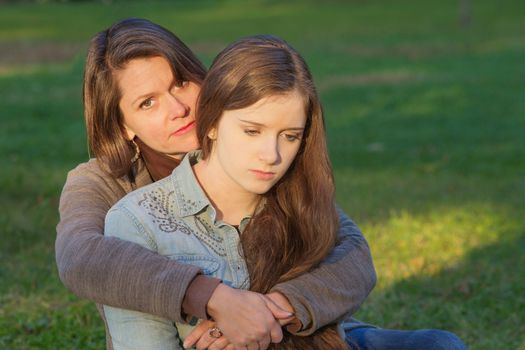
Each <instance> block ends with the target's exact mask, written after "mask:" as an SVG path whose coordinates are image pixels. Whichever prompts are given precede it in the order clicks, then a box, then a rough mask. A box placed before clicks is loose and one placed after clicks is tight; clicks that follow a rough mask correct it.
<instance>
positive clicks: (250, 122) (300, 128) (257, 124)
mask: <svg viewBox="0 0 525 350" xmlns="http://www.w3.org/2000/svg"><path fill="white" fill-rule="evenodd" d="M239 121H241V122H243V123H246V124H252V125H255V126H260V127H263V126H266V125H264V124H262V123H258V122H254V121H251V120H244V119H239ZM285 130H299V131H302V130H304V126H303V127H300V126H298V127H290V128H286V129H285Z"/></svg>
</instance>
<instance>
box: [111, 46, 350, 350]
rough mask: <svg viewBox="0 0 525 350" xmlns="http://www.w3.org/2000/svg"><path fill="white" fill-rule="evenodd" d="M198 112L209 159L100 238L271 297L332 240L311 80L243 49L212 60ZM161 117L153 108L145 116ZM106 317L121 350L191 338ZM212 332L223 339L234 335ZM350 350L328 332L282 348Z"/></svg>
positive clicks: (180, 326)
mask: <svg viewBox="0 0 525 350" xmlns="http://www.w3.org/2000/svg"><path fill="white" fill-rule="evenodd" d="M139 64H140V63H139ZM142 64H147V63H142ZM199 101H200V102H199V106H198V114H197V121H198V123H197V136H198V138H199V140H200V144H201V145H202V153H201V152H200V151H195V152H190V153H189V154H188V155H186V157H185V158H184V160H183V161H182V163H181V165H180V166H179V167H177V169H175V171H174V172H173V173H172V174H171V175H170V176H169V177H167V178H165V179H163V180H160V181H158V182H156V183H154V184H151V185H149V186H146V187H144V188H142V189H140V190H137V191H134V192H132V193H130V194H128V195H127V196H126V197H124V198H123V199H122V200H120V201H119V202H118V203H117V204H116V205H115V206H114V207H113V208H112V209H110V211H109V213H108V216H107V217H106V226H105V232H106V234H107V235H111V236H115V237H118V238H121V239H125V240H129V241H132V242H134V243H137V244H140V245H142V246H144V247H145V248H148V249H151V250H154V251H156V252H157V253H159V254H162V255H166V256H169V257H171V258H172V259H176V260H179V261H180V262H181V263H186V264H193V265H196V266H199V267H200V268H201V269H202V270H203V271H205V273H206V274H207V275H211V276H214V277H217V278H220V279H222V280H223V281H224V283H226V284H228V285H231V286H233V287H234V288H241V289H242V288H244V289H247V288H250V289H251V290H253V291H256V292H259V293H268V292H269V291H270V290H271V287H272V286H274V285H276V284H277V283H279V282H284V281H287V280H290V279H292V278H294V277H298V276H300V275H302V274H303V273H305V272H308V271H309V270H311V269H312V268H314V267H315V266H317V265H318V264H319V263H320V262H321V261H322V260H323V259H324V258H325V257H326V256H327V255H328V253H329V252H330V251H331V250H332V248H333V246H334V245H335V242H336V239H337V234H336V229H337V226H338V215H337V211H336V208H335V205H334V194H335V190H334V185H333V178H332V173H331V167H330V162H329V160H328V151H327V148H326V142H325V137H324V120H323V115H322V112H321V106H320V102H319V99H318V97H317V94H316V92H315V88H314V87H313V82H312V79H311V75H310V73H309V71H308V68H307V66H306V64H305V63H304V61H303V60H302V58H301V57H300V56H299V55H298V54H297V53H296V52H295V51H294V50H293V49H291V48H290V47H289V46H288V45H287V44H286V43H284V42H283V41H281V40H279V39H277V38H274V37H268V36H266V37H252V38H246V39H241V40H239V41H238V42H236V43H234V44H233V45H231V46H229V47H227V48H226V49H225V50H224V51H222V52H221V53H220V54H219V55H218V56H217V58H216V60H215V61H214V63H213V64H212V66H211V68H210V71H209V72H208V74H207V76H206V79H205V81H204V83H203V85H202V90H201V95H200V98H199ZM154 108H155V104H154V103H153V104H148V107H147V111H150V110H153V109H154ZM129 129H130V127H126V130H127V131H128V135H129V136H130V137H134V136H135V133H134V132H130V130H129ZM241 246H242V251H241V249H240V248H241ZM213 306H214V305H213V304H212V303H210V305H209V310H210V315H211V316H212V317H213V316H214V315H213V311H214V310H213ZM104 311H105V314H106V317H107V321H108V327H109V331H110V334H111V337H112V339H113V345H114V347H115V348H116V349H176V348H179V347H178V345H179V344H180V340H181V339H184V338H185V337H186V335H187V334H189V331H190V330H191V328H192V327H191V326H188V325H187V324H185V323H180V322H179V323H177V324H176V325H174V324H173V322H172V321H171V320H169V319H162V318H158V317H155V316H153V315H150V314H145V313H137V312H135V311H130V310H125V309H118V308H113V307H107V306H105V307H104ZM216 321H217V325H218V326H219V328H221V329H222V328H223V327H224V326H226V325H227V322H221V321H222V320H220V319H217V320H216ZM188 328H190V329H188ZM225 335H226V337H227V338H228V337H230V336H231V335H230V334H227V333H225ZM268 345H269V343H268V342H259V344H258V348H262V349H265V348H267V347H268ZM207 347H208V346H206V348H207ZM345 347H346V343H345V342H344V339H343V337H342V336H341V335H340V334H338V333H337V331H336V330H335V329H333V328H332V329H331V328H326V329H322V330H319V331H316V332H315V333H314V334H313V335H312V336H310V337H306V336H303V337H299V336H297V337H293V336H285V338H284V339H283V341H281V342H280V343H279V345H276V348H282V349H334V350H340V349H344V348H345Z"/></svg>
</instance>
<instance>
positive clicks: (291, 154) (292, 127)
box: [208, 92, 306, 194]
mask: <svg viewBox="0 0 525 350" xmlns="http://www.w3.org/2000/svg"><path fill="white" fill-rule="evenodd" d="M305 123H306V114H305V109H304V101H303V99H302V98H301V96H300V95H299V93H297V92H292V93H288V94H286V95H278V96H270V97H267V98H263V99H261V100H259V101H258V102H256V103H255V104H253V105H251V106H249V107H246V108H242V109H237V110H231V111H225V112H224V113H223V114H222V117H221V119H220V121H219V123H218V125H217V127H216V128H214V129H212V130H211V132H210V133H209V134H208V136H209V137H210V138H211V139H212V140H215V142H213V146H212V147H213V148H212V150H211V154H210V156H209V165H211V166H214V171H215V174H216V176H221V177H222V180H223V183H224V184H227V185H229V186H230V187H229V188H230V189H231V190H233V191H244V192H248V193H252V194H263V193H266V192H267V191H268V190H270V189H271V188H272V186H273V185H275V184H276V183H277V181H279V180H280V179H281V178H282V177H283V175H284V174H285V173H286V171H287V170H288V168H289V167H290V165H291V164H292V162H293V160H294V159H295V156H296V155H297V152H298V150H299V148H300V145H301V138H302V135H303V132H304V127H305Z"/></svg>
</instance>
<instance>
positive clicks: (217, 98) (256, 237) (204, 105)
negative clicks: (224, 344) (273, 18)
mask: <svg viewBox="0 0 525 350" xmlns="http://www.w3.org/2000/svg"><path fill="white" fill-rule="evenodd" d="M294 91H297V92H299V93H300V95H301V96H303V98H304V106H305V112H306V115H307V121H306V126H305V131H304V135H303V138H302V143H301V147H300V149H299V152H298V154H297V156H296V158H295V160H294V162H293V163H292V165H291V166H290V169H289V170H288V172H287V173H286V175H285V176H283V178H282V179H281V180H280V181H279V182H278V183H277V184H276V185H275V186H274V187H273V188H272V189H271V190H270V191H269V192H268V193H266V194H265V195H263V198H264V200H263V201H262V202H263V203H264V205H263V207H262V208H261V210H259V211H258V212H257V213H256V214H255V215H254V216H253V218H252V219H251V221H250V224H249V225H248V227H247V228H246V229H245V231H244V232H243V234H242V235H241V245H242V250H243V254H244V256H245V259H246V262H247V265H248V270H249V273H250V284H251V287H250V289H251V290H252V291H256V292H259V293H268V292H269V291H270V289H271V287H273V286H274V285H276V284H277V283H280V282H283V281H287V280H290V279H293V278H295V277H298V276H299V275H301V274H303V273H305V272H308V271H309V270H311V269H312V268H314V267H315V266H316V265H318V264H319V263H320V262H321V261H322V260H323V259H324V258H325V257H326V256H327V255H328V254H329V252H330V251H331V250H332V248H333V247H334V244H335V241H336V232H337V228H338V216H337V212H336V209H335V199H334V196H335V188H334V180H333V176H332V168H331V165H330V160H329V158H328V150H327V146H326V139H325V130H324V119H323V112H322V108H321V104H320V101H319V97H318V95H317V92H316V90H315V87H314V85H313V81H312V77H311V74H310V71H309V69H308V66H307V65H306V63H305V61H304V60H303V59H302V57H301V56H300V55H299V54H298V53H297V52H296V51H295V50H294V49H293V48H291V47H290V46H289V45H288V44H287V43H286V42H284V41H283V40H281V39H279V38H276V37H272V36H255V37H249V38H244V39H241V40H239V41H237V42H235V43H233V44H232V45H230V46H228V47H227V48H226V49H224V50H223V51H222V52H221V53H220V54H219V55H218V56H217V57H216V59H215V61H214V62H213V64H212V66H211V68H210V70H209V72H208V75H207V76H206V78H205V80H204V83H203V86H202V90H201V95H200V99H199V103H198V108H197V119H198V120H197V125H198V126H197V136H198V138H199V141H200V142H201V148H202V151H203V157H204V158H206V157H208V156H209V154H210V152H211V149H212V145H213V141H212V140H210V139H209V138H208V134H209V132H210V131H211V130H212V129H213V128H215V127H216V126H217V125H218V122H219V120H220V118H221V116H222V114H223V112H224V111H226V110H235V109H240V108H244V107H248V106H251V105H252V104H254V103H256V102H257V101H259V100H260V99H262V98H263V97H268V96H275V95H286V94H289V93H291V92H294ZM232 156H233V157H234V156H235V155H232ZM273 348H274V349H334V350H335V349H337V350H341V349H347V348H348V346H347V345H346V343H345V342H344V340H343V339H342V338H341V336H340V335H339V333H338V332H337V330H336V326H335V325H329V326H326V327H324V328H321V329H319V330H317V331H316V332H315V333H314V334H312V335H311V336H295V335H292V334H289V333H286V332H285V337H284V340H283V342H281V343H280V344H273Z"/></svg>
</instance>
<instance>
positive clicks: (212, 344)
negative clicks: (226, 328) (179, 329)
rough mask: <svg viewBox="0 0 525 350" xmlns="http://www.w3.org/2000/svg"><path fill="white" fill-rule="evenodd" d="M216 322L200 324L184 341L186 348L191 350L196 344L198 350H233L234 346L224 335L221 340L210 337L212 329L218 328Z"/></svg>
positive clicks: (208, 321) (205, 321) (207, 321)
mask: <svg viewBox="0 0 525 350" xmlns="http://www.w3.org/2000/svg"><path fill="white" fill-rule="evenodd" d="M216 326H217V325H216V324H215V322H214V321H211V320H204V321H202V322H201V323H199V324H198V325H197V326H196V327H195V328H194V329H193V330H192V331H191V333H190V334H189V335H188V336H187V337H186V339H184V347H185V348H189V347H191V346H193V345H194V344H195V346H196V348H197V350H204V349H209V350H222V349H226V350H230V349H231V350H233V349H235V348H234V346H233V345H232V344H230V342H229V341H228V339H226V337H225V336H224V335H223V336H221V337H220V338H215V337H212V336H211V335H210V329H211V328H213V327H216Z"/></svg>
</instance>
